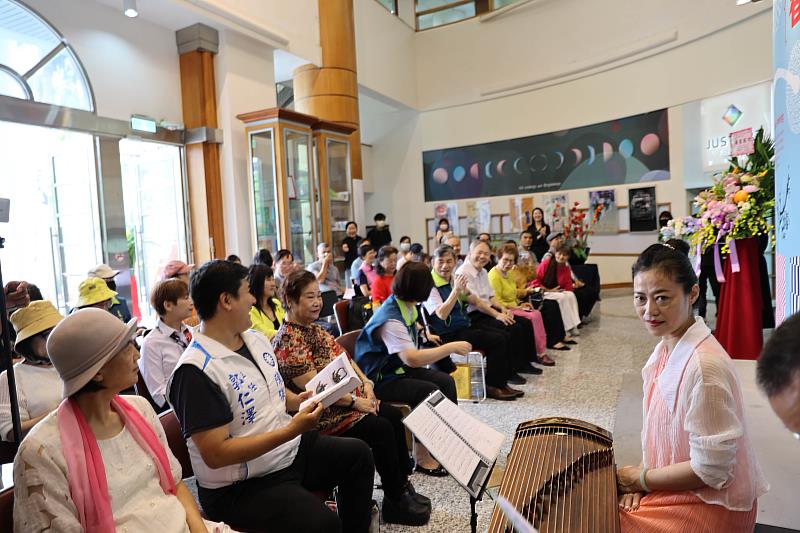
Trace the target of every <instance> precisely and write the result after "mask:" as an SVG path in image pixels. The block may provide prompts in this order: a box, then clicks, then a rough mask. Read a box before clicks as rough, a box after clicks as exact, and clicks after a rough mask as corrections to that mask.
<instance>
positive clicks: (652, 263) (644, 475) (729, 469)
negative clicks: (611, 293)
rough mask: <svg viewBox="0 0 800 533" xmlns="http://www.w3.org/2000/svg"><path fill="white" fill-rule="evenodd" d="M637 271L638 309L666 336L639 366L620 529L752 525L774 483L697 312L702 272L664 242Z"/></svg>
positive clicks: (729, 371) (730, 375)
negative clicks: (639, 406)
mask: <svg viewBox="0 0 800 533" xmlns="http://www.w3.org/2000/svg"><path fill="white" fill-rule="evenodd" d="M633 276H634V277H633V291H634V297H633V298H634V306H635V308H636V312H637V314H638V316H639V318H640V319H641V320H642V322H644V324H645V327H646V328H647V330H648V331H649V332H650V333H651V334H652V335H654V336H656V337H659V338H660V339H661V342H660V343H659V344H658V345H657V346H656V348H655V350H654V351H653V354H652V355H651V356H650V359H649V360H648V361H647V364H646V365H645V367H644V369H643V370H642V377H643V378H644V403H643V405H644V425H643V429H642V454H643V460H642V464H641V465H639V466H625V467H623V468H620V469H619V470H618V472H617V482H618V488H619V491H620V493H622V494H621V496H620V503H619V505H620V524H621V526H622V531H623V532H626V531H636V532H643V533H647V532H657V531H658V532H661V531H680V532H681V533H694V532H708V533H712V532H718V531H725V532H726V533H737V532H741V533H744V532H748V533H749V532H751V531H753V527H754V524H755V519H756V500H757V499H758V497H759V496H761V495H762V494H764V493H765V492H766V491H767V490H768V485H767V483H766V480H765V479H764V476H763V474H762V473H761V469H760V468H759V466H758V462H757V461H756V458H755V454H754V452H753V448H752V446H751V444H750V440H749V439H748V437H747V429H746V427H745V423H744V414H743V404H742V394H741V386H740V383H739V379H738V377H737V376H736V372H735V370H734V368H733V364H732V363H731V359H730V357H729V356H728V354H727V353H726V352H725V350H724V349H723V348H722V346H721V345H720V344H719V343H718V342H717V340H716V339H715V338H714V337H713V336H712V335H711V331H710V330H709V329H708V327H707V326H706V324H705V322H703V319H702V318H697V319H695V317H694V314H693V312H692V305H693V304H694V302H695V300H697V297H698V295H699V287H698V285H697V276H696V275H695V273H694V270H693V268H692V265H691V264H690V262H689V259H688V257H687V256H685V255H683V254H681V253H680V252H678V251H676V250H675V249H673V248H672V247H671V246H669V245H665V244H654V245H652V246H650V247H649V248H647V249H646V250H645V251H644V252H642V254H641V255H640V256H639V258H638V259H637V261H636V263H635V264H634V267H633Z"/></svg>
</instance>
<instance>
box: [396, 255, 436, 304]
mask: <svg viewBox="0 0 800 533" xmlns="http://www.w3.org/2000/svg"><path fill="white" fill-rule="evenodd" d="M432 288H433V277H432V276H431V272H430V270H428V267H427V266H425V263H412V262H409V263H406V264H405V265H403V268H401V269H400V271H399V272H398V273H397V274H395V276H394V280H392V293H393V294H394V295H395V297H396V298H399V299H401V300H405V301H412V302H424V301H425V300H427V299H428V296H430V294H431V289H432Z"/></svg>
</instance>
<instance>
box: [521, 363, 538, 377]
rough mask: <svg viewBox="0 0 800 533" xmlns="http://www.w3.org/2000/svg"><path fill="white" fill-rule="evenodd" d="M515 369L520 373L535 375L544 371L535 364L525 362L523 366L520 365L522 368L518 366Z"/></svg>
mask: <svg viewBox="0 0 800 533" xmlns="http://www.w3.org/2000/svg"><path fill="white" fill-rule="evenodd" d="M515 370H516V372H517V373H518V374H533V375H539V374H541V373H542V369H541V368H536V367H535V366H533V365H532V364H530V363H525V365H524V366H522V367H520V368H517V369H515Z"/></svg>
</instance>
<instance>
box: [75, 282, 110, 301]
mask: <svg viewBox="0 0 800 533" xmlns="http://www.w3.org/2000/svg"><path fill="white" fill-rule="evenodd" d="M116 295H117V293H116V292H114V291H112V290H111V289H109V288H108V285H106V282H105V281H103V280H102V279H101V278H86V279H85V280H83V281H81V284H80V285H78V302H77V303H76V304H75V307H78V308H80V307H86V306H87V305H94V304H97V303H100V302H105V301H106V300H110V299H112V298H113V297H114V296H116Z"/></svg>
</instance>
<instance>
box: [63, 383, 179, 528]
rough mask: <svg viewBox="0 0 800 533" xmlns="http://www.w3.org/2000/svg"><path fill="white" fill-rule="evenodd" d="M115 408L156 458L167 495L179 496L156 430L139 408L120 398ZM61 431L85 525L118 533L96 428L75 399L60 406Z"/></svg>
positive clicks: (74, 496) (73, 492) (71, 486)
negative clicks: (91, 424) (95, 433)
mask: <svg viewBox="0 0 800 533" xmlns="http://www.w3.org/2000/svg"><path fill="white" fill-rule="evenodd" d="M111 407H112V408H113V409H114V410H115V411H116V412H117V413H118V414H119V415H120V417H122V422H123V423H124V424H125V427H126V428H128V431H130V433H131V436H132V437H133V440H135V441H136V443H137V444H138V445H139V446H141V447H142V449H143V450H145V451H146V452H148V453H150V455H152V456H153V460H154V462H155V464H156V469H157V470H158V476H159V481H160V483H161V488H162V489H164V492H165V493H168V494H175V490H176V489H175V480H174V479H173V477H172V470H170V466H169V459H167V452H166V451H165V450H164V447H163V446H162V445H161V442H160V441H159V440H158V437H157V436H156V434H155V432H154V431H153V428H152V427H150V424H149V423H148V422H147V421H146V420H145V419H144V418H143V417H142V415H140V414H139V412H138V411H136V409H134V408H133V407H131V405H130V404H129V403H128V402H126V401H125V400H123V399H122V398H120V397H119V396H116V397H115V398H114V399H113V400H112V401H111ZM58 431H59V434H60V436H61V447H62V450H63V452H64V459H66V462H67V480H68V481H69V492H70V496H71V497H72V501H73V503H74V504H75V508H76V509H77V510H78V518H79V519H80V522H81V526H83V529H84V531H85V532H86V533H114V532H115V531H116V528H115V526H114V515H113V513H112V512H111V498H110V496H109V494H108V481H107V480H106V468H105V464H104V463H103V456H102V455H101V453H100V448H99V447H98V446H97V439H96V438H95V436H94V433H93V432H92V428H91V427H89V423H88V422H87V421H86V417H84V416H83V412H82V411H81V410H80V408H79V407H78V403H77V402H76V401H75V400H74V399H71V398H66V399H65V400H64V401H62V402H61V405H59V406H58ZM131 466H132V467H134V468H135V467H136V466H135V465H131Z"/></svg>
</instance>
